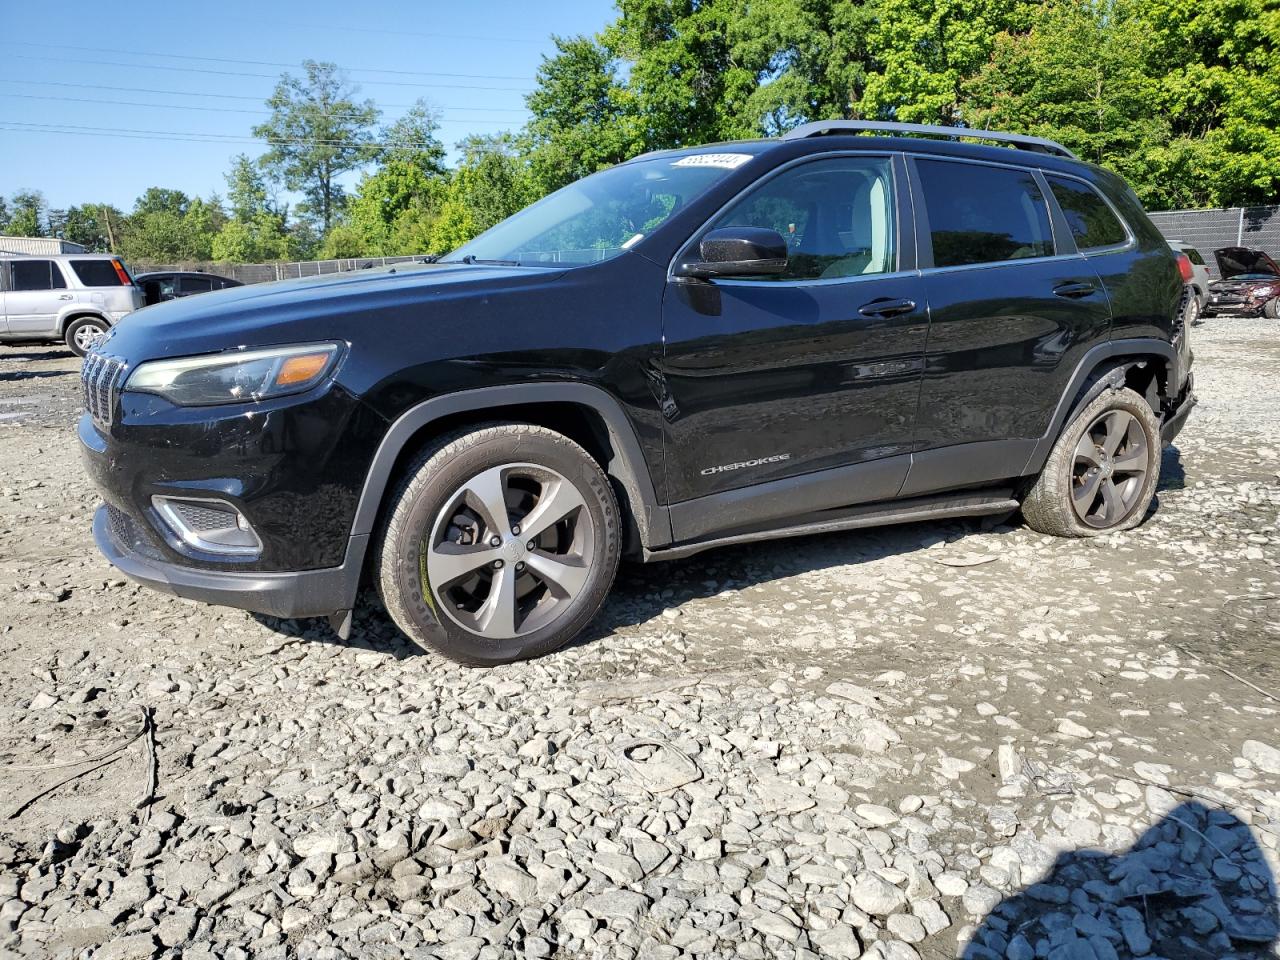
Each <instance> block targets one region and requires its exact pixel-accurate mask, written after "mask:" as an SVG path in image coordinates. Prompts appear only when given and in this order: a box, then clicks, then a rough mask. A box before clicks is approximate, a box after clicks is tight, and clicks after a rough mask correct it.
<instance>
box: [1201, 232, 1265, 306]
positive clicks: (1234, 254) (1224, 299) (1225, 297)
mask: <svg viewBox="0 0 1280 960" xmlns="http://www.w3.org/2000/svg"><path fill="white" fill-rule="evenodd" d="M1213 255H1214V257H1215V258H1216V259H1217V261H1218V272H1219V273H1221V274H1222V279H1221V280H1215V281H1214V282H1213V283H1211V284H1209V302H1208V304H1207V305H1206V307H1205V316H1207V317H1267V318H1269V319H1271V320H1276V319H1280V267H1277V266H1276V262H1275V261H1274V260H1272V259H1271V257H1269V256H1268V255H1267V254H1265V253H1263V252H1262V251H1261V250H1251V249H1249V248H1248V247H1223V248H1222V249H1221V250H1215V251H1213Z"/></svg>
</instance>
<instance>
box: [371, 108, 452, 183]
mask: <svg viewBox="0 0 1280 960" xmlns="http://www.w3.org/2000/svg"><path fill="white" fill-rule="evenodd" d="M439 130H440V113H439V111H438V110H436V109H435V108H434V107H432V106H431V105H430V104H428V103H427V101H426V100H422V99H419V100H417V101H416V102H415V103H414V105H413V106H412V107H410V108H409V110H408V112H407V113H405V115H404V116H403V117H401V118H400V119H399V120H397V121H396V122H395V123H393V124H392V125H391V126H389V127H387V128H386V129H384V130H383V131H382V144H383V146H382V162H383V163H384V164H393V163H396V164H398V163H408V164H412V165H413V166H415V167H417V168H418V169H419V170H421V171H422V172H423V173H424V174H426V175H427V176H441V175H443V174H444V173H445V167H444V159H445V149H444V144H443V143H441V142H440V138H439V136H438V132H439Z"/></svg>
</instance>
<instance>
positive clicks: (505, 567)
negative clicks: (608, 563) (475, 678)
mask: <svg viewBox="0 0 1280 960" xmlns="http://www.w3.org/2000/svg"><path fill="white" fill-rule="evenodd" d="M594 543H595V527H594V522H593V520H592V518H591V513H590V511H589V510H588V509H587V502H586V498H585V497H584V496H583V495H582V493H581V492H579V490H578V489H577V487H575V486H574V485H573V483H571V482H570V481H569V480H568V479H566V478H565V477H564V476H563V475H562V474H560V473H558V472H557V471H555V470H552V469H550V468H548V467H543V466H539V465H537V464H532V463H511V464H505V465H503V466H499V467H493V468H491V469H488V470H485V471H483V472H481V473H479V474H477V475H476V476H474V477H472V478H471V479H470V480H468V481H466V483H464V484H463V485H462V486H461V487H459V488H458V489H457V490H456V491H454V493H453V494H452V495H451V496H450V497H449V499H448V500H447V501H446V502H445V505H444V507H443V508H442V509H441V510H440V511H439V512H438V513H437V515H436V518H435V521H434V522H433V523H432V528H431V532H430V533H429V534H428V536H427V538H426V539H424V540H423V541H422V542H421V544H420V545H419V574H420V576H421V578H422V590H423V594H424V596H426V597H427V599H428V602H429V603H431V605H432V606H433V607H435V608H437V609H438V610H439V611H441V612H443V613H444V615H445V616H447V617H448V618H449V619H450V620H452V621H453V622H454V623H456V624H457V625H458V626H460V627H462V628H463V629H464V630H467V631H469V632H471V633H474V634H478V635H480V636H482V637H485V638H486V639H491V640H509V639H512V638H514V637H522V636H525V635H527V634H530V633H533V632H534V631H536V630H540V629H542V628H543V627H546V626H548V625H549V624H551V623H552V622H554V621H555V620H556V619H557V618H558V617H559V616H560V615H561V614H562V613H564V612H565V610H567V609H568V607H569V606H570V605H571V604H572V603H573V601H574V600H575V599H576V598H577V597H578V595H579V594H580V593H581V592H582V590H583V589H584V587H585V586H586V583H587V580H588V577H589V575H590V572H591V563H592V559H593V557H592V554H593V552H594V549H595V548H594Z"/></svg>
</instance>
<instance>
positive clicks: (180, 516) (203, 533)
mask: <svg viewBox="0 0 1280 960" xmlns="http://www.w3.org/2000/svg"><path fill="white" fill-rule="evenodd" d="M151 505H152V506H153V507H155V510H156V513H157V514H158V515H159V516H160V519H161V521H163V523H164V525H165V527H167V528H168V533H169V534H170V535H171V536H172V537H173V538H175V539H176V540H178V541H180V543H182V544H185V545H186V546H188V547H190V548H192V549H194V550H199V551H201V552H202V553H212V554H217V555H219V556H224V557H256V556H258V555H259V554H260V553H262V541H261V540H259V539H258V534H257V533H256V532H255V531H254V529H253V526H252V524H250V523H249V521H248V519H246V517H245V516H244V514H242V513H241V512H240V511H239V510H237V509H236V508H235V507H234V506H232V505H231V504H229V503H227V501H225V500H211V499H204V498H184V497H161V496H155V497H152V498H151Z"/></svg>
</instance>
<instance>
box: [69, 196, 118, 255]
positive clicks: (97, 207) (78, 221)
mask: <svg viewBox="0 0 1280 960" xmlns="http://www.w3.org/2000/svg"><path fill="white" fill-rule="evenodd" d="M123 221H124V214H123V213H121V212H120V211H119V210H117V209H116V208H115V207H113V206H111V205H110V204H107V203H85V204H81V205H79V206H72V207H68V208H67V210H66V215H65V217H64V218H63V224H62V231H61V236H62V239H64V240H70V241H71V242H72V243H79V244H82V245H83V246H84V248H85V249H86V250H89V251H90V252H92V253H110V252H112V251H114V250H115V248H116V231H118V230H119V229H120V225H121V223H122V222H123Z"/></svg>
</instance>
